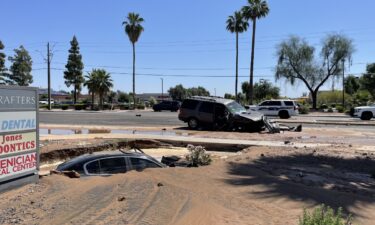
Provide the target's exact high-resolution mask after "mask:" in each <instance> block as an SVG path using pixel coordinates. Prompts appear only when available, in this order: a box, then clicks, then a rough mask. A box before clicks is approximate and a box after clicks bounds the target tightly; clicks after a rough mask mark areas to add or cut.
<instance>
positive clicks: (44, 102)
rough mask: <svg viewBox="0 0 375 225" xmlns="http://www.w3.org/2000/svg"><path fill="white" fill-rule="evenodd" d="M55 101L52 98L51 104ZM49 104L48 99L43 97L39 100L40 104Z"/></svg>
mask: <svg viewBox="0 0 375 225" xmlns="http://www.w3.org/2000/svg"><path fill="white" fill-rule="evenodd" d="M54 103H55V101H54V100H53V99H51V104H54ZM47 104H48V99H41V100H39V105H47Z"/></svg>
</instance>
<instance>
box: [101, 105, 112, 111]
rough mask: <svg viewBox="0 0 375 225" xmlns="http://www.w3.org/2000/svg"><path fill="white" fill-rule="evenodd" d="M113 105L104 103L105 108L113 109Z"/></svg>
mask: <svg viewBox="0 0 375 225" xmlns="http://www.w3.org/2000/svg"><path fill="white" fill-rule="evenodd" d="M111 107H112V105H111V104H103V109H104V110H109V109H111Z"/></svg>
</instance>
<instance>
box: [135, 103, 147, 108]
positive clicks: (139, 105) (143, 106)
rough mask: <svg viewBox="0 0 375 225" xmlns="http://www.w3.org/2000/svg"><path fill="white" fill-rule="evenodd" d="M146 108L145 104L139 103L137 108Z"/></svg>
mask: <svg viewBox="0 0 375 225" xmlns="http://www.w3.org/2000/svg"><path fill="white" fill-rule="evenodd" d="M145 108H146V106H145V105H142V104H138V105H137V109H145Z"/></svg>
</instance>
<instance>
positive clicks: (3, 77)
mask: <svg viewBox="0 0 375 225" xmlns="http://www.w3.org/2000/svg"><path fill="white" fill-rule="evenodd" d="M2 50H4V45H3V43H2V42H1V41H0V84H7V83H8V74H7V68H6V67H5V59H6V55H5V53H4V52H1V51H2Z"/></svg>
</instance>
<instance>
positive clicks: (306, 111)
mask: <svg viewBox="0 0 375 225" xmlns="http://www.w3.org/2000/svg"><path fill="white" fill-rule="evenodd" d="M298 111H299V113H300V114H309V112H310V109H309V107H308V106H306V105H301V106H300V107H299V108H298Z"/></svg>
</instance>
